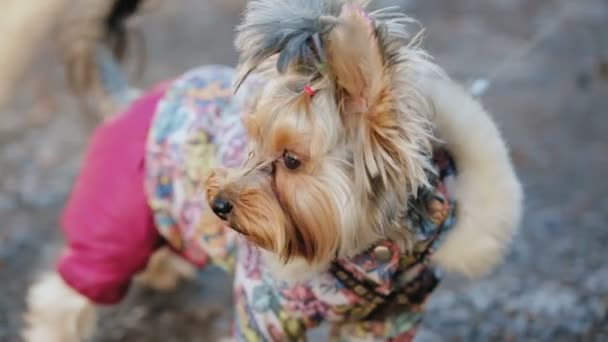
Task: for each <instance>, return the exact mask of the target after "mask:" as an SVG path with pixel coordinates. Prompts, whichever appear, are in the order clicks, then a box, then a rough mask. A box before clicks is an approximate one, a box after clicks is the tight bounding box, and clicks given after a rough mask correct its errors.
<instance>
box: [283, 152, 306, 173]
mask: <svg viewBox="0 0 608 342" xmlns="http://www.w3.org/2000/svg"><path fill="white" fill-rule="evenodd" d="M283 164H285V167H286V168H288V169H290V170H295V169H297V168H299V167H300V165H302V162H301V161H300V160H299V159H298V157H296V156H295V155H293V154H291V153H289V152H287V151H285V153H283Z"/></svg>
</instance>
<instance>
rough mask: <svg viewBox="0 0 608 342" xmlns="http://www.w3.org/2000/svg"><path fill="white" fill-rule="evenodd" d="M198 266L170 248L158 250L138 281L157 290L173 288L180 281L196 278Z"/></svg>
mask: <svg viewBox="0 0 608 342" xmlns="http://www.w3.org/2000/svg"><path fill="white" fill-rule="evenodd" d="M195 276H196V267H195V266H194V265H192V264H191V263H189V262H188V261H186V260H184V258H182V257H180V256H178V255H176V254H175V253H173V252H172V251H171V250H170V249H169V248H161V249H159V250H158V251H156V252H155V253H154V254H153V255H152V257H151V258H150V261H149V262H148V265H147V266H146V270H145V271H144V272H142V273H141V274H140V275H138V276H137V278H136V281H137V282H139V283H140V284H142V285H143V286H146V287H150V288H153V289H155V290H161V291H164V290H172V289H174V288H175V287H176V286H177V284H179V282H180V281H181V280H182V279H184V280H191V279H194V277H195Z"/></svg>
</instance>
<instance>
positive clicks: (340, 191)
mask: <svg viewBox="0 0 608 342" xmlns="http://www.w3.org/2000/svg"><path fill="white" fill-rule="evenodd" d="M258 2H265V1H258ZM266 2H268V1H266ZM254 3H257V2H255V1H254ZM256 8H257V7H256V6H255V4H254V6H253V9H252V10H251V11H250V12H249V14H248V17H247V18H246V25H244V26H243V27H242V30H243V32H245V33H250V32H247V31H245V30H247V29H250V30H253V28H250V27H248V26H247V20H250V21H252V20H253V19H251V18H250V17H251V16H254V17H255V15H260V13H256V11H255V10H256ZM257 9H258V10H259V8H257ZM264 9H265V10H268V9H267V8H264ZM337 14H338V15H337V16H336V17H335V18H334V19H335V21H334V24H333V27H332V28H331V30H328V32H326V34H325V35H324V36H323V46H324V51H325V56H324V57H325V60H327V63H326V64H325V65H324V67H323V70H322V71H319V69H311V68H308V67H307V65H303V63H302V62H301V61H302V60H301V59H300V60H299V61H300V62H293V63H291V64H289V66H288V67H287V68H285V70H282V71H281V72H279V71H276V70H271V71H267V72H266V73H265V76H266V77H267V79H268V81H267V83H266V85H265V86H264V88H263V89H262V90H261V91H260V94H259V98H258V101H257V103H256V105H255V106H254V108H253V111H252V112H251V113H250V114H248V115H247V116H246V117H245V118H244V126H245V127H246V129H247V132H248V135H249V142H250V149H249V156H248V159H247V161H246V162H245V164H244V166H243V167H242V168H241V169H239V170H215V171H214V172H212V174H211V176H210V177H209V179H208V181H207V196H208V200H209V203H210V206H211V208H212V209H213V211H214V212H215V213H216V214H217V215H218V216H219V217H220V218H222V219H223V220H225V221H227V222H228V224H229V226H230V227H232V228H233V229H234V230H236V231H238V232H239V233H241V234H242V235H243V236H244V237H245V238H246V239H248V240H249V241H250V242H252V243H254V244H256V245H258V246H259V247H261V248H263V249H266V250H268V251H271V252H273V253H276V254H277V255H279V256H280V257H281V258H282V259H283V260H285V261H287V260H290V259H292V258H302V259H304V260H306V261H308V262H309V263H311V264H313V263H323V262H326V261H328V260H331V259H333V258H335V257H336V256H345V255H349V254H352V253H357V252H359V251H360V249H361V248H365V247H367V246H368V245H369V244H371V243H373V242H374V241H375V240H378V239H380V238H382V237H384V236H386V234H387V231H386V229H387V227H390V226H391V225H394V224H395V221H396V220H398V219H399V215H400V214H403V210H404V207H405V205H406V203H407V199H408V197H409V196H410V195H411V194H412V193H414V192H415V191H417V189H418V188H419V187H421V186H425V185H426V184H427V178H426V174H427V171H428V170H430V162H429V151H430V129H429V127H428V121H427V120H426V118H425V115H424V114H423V113H424V110H423V109H422V107H424V104H423V103H422V101H420V99H419V98H418V97H417V96H416V93H415V91H414V90H413V89H411V87H409V86H408V84H407V83H406V82H405V81H404V76H403V75H404V71H405V70H404V68H405V67H406V64H407V63H406V62H405V60H402V59H403V58H405V57H406V56H404V55H400V54H399V51H400V49H401V48H403V49H407V48H406V47H405V45H402V46H401V47H396V46H395V43H394V42H391V43H387V44H385V45H383V44H382V43H381V38H382V37H380V33H379V32H378V31H377V30H376V28H377V27H376V26H375V24H374V23H373V22H371V21H370V19H369V18H368V17H367V15H366V14H365V13H363V12H361V11H360V10H358V9H356V8H354V7H351V6H346V5H345V6H343V7H342V8H340V11H339V12H338V13H337ZM251 26H253V27H255V25H251ZM258 27H259V25H258ZM243 32H241V34H243ZM250 34H251V35H254V36H255V33H250ZM249 38H251V37H249ZM261 39H267V38H265V37H261ZM391 49H396V50H395V51H393V52H395V53H394V54H393V55H391V56H389V55H388V54H389V53H390V52H391V51H392V50H391ZM403 51H404V53H405V52H406V51H407V50H403ZM269 57H270V56H269ZM270 58H271V59H272V58H273V57H270ZM281 59H282V57H281V56H278V60H279V63H280V61H281ZM245 64H246V63H245ZM279 69H281V68H279ZM310 70H314V71H312V72H311V71H310ZM408 87H409V88H408Z"/></svg>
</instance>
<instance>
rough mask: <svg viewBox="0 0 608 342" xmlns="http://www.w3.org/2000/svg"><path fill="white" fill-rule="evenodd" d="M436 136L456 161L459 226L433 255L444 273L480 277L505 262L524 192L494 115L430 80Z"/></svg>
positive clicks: (425, 86) (427, 88)
mask: <svg viewBox="0 0 608 342" xmlns="http://www.w3.org/2000/svg"><path fill="white" fill-rule="evenodd" d="M422 90H423V92H424V93H425V95H427V96H428V97H429V99H430V100H431V102H432V104H433V105H434V108H435V117H434V118H433V120H434V122H435V124H436V129H437V134H438V136H439V138H440V139H442V140H443V141H444V142H445V144H446V146H447V149H448V150H449V151H450V153H451V154H452V156H453V157H454V161H455V163H456V168H457V169H458V175H457V177H456V184H455V186H454V189H453V193H454V195H455V197H456V200H457V201H458V207H457V223H456V226H455V227H454V229H453V231H452V232H450V234H449V235H448V236H447V239H446V241H445V242H444V244H443V245H442V247H441V248H439V250H438V251H437V253H436V254H435V255H434V261H436V262H437V263H438V264H440V265H441V266H443V267H444V268H445V269H446V270H449V271H456V272H460V273H464V274H466V275H469V276H477V275H481V274H483V273H486V272H488V271H489V270H491V269H492V268H493V267H494V266H495V265H496V264H497V263H498V262H499V261H500V260H501V259H502V256H503V254H504V251H505V249H506V247H507V246H508V244H509V242H510V241H511V238H512V236H513V234H514V232H515V231H516V228H517V226H518V225H519V221H520V217H521V212H522V198H523V194H522V189H521V185H520V183H519V181H518V179H517V176H516V174H515V171H514V169H513V166H512V164H511V160H510V158H509V153H508V150H507V147H506V144H505V142H504V141H503V139H502V137H501V134H500V132H499V130H498V128H497V127H496V125H495V124H494V122H493V121H492V119H491V117H490V115H489V114H488V113H487V112H486V111H485V110H484V109H483V107H482V106H481V104H480V103H478V102H477V101H475V100H474V99H473V98H472V97H471V96H470V95H469V94H468V93H467V92H466V91H465V90H464V89H463V88H461V87H460V86H458V85H456V84H455V83H454V82H452V81H449V80H445V79H427V80H424V81H423V82H422Z"/></svg>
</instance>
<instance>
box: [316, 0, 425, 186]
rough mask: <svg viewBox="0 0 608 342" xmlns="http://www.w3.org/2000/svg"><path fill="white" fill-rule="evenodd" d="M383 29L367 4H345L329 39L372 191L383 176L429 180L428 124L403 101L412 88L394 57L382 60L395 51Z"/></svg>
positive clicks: (362, 174) (346, 115) (363, 176)
mask: <svg viewBox="0 0 608 342" xmlns="http://www.w3.org/2000/svg"><path fill="white" fill-rule="evenodd" d="M381 34H382V32H381V31H380V30H378V29H377V28H376V26H375V25H374V23H373V22H372V19H370V17H369V16H368V15H367V14H366V13H365V12H363V10H361V9H360V8H358V7H356V6H353V5H351V4H345V5H344V6H343V8H342V11H341V13H340V15H339V24H337V25H336V26H335V27H334V28H333V29H332V30H331V31H330V32H329V33H328V35H327V38H326V41H325V45H326V50H327V61H328V62H327V63H328V70H329V73H330V77H331V78H332V79H333V83H334V85H335V88H336V89H335V93H336V95H337V100H338V104H339V106H340V109H341V115H342V116H343V121H344V122H345V125H346V126H347V128H348V129H349V130H350V131H351V136H352V139H353V142H354V144H353V145H354V146H355V150H354V156H353V157H354V164H355V179H356V181H357V182H358V184H359V185H361V187H360V188H365V189H367V191H372V183H376V181H377V180H381V182H382V183H383V184H384V185H385V186H389V185H390V186H393V185H398V186H407V187H408V188H409V190H411V191H416V189H417V188H418V187H420V186H422V185H427V184H426V183H427V176H426V174H427V172H426V171H427V169H429V168H430V163H429V161H428V159H429V158H428V157H429V149H428V148H430V143H429V140H428V132H429V130H428V127H425V125H426V122H425V120H419V118H421V117H423V115H420V114H421V113H417V112H416V110H409V112H408V108H406V107H407V106H406V105H404V104H405V103H406V102H407V101H408V99H407V98H406V97H408V96H410V95H409V94H408V92H409V90H408V89H406V88H407V87H405V86H404V85H403V84H402V83H403V82H401V83H400V82H399V80H398V79H397V80H396V79H394V77H398V76H395V75H394V74H395V73H396V69H395V66H394V63H392V62H391V61H385V60H384V58H385V57H384V56H387V55H390V53H391V52H390V51H384V49H385V46H386V45H384V44H382V38H383V37H381ZM399 67H402V66H399ZM396 88H399V89H398V91H395V90H396ZM402 88H403V89H402ZM412 92H413V90H412ZM410 109H411V108H410Z"/></svg>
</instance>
